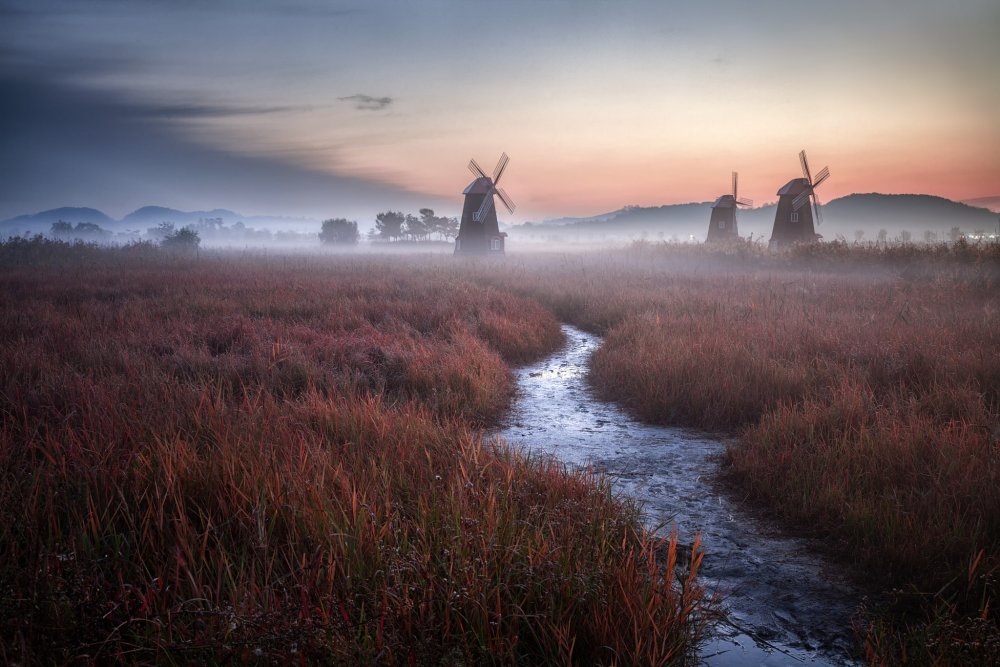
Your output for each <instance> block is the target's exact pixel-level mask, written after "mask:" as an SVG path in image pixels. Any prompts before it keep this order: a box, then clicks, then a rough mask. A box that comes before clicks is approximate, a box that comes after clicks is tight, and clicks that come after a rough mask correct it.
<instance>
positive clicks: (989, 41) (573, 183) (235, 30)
mask: <svg viewBox="0 0 1000 667" xmlns="http://www.w3.org/2000/svg"><path fill="white" fill-rule="evenodd" d="M998 35H1000V3H998V2H997V1H996V0H955V1H954V2H951V3H941V2H939V1H938V0H910V1H902V0H892V1H888V0H869V1H865V2H862V1H856V0H843V1H840V2H827V3H819V2H810V1H802V0H799V1H798V2H790V1H785V0H780V1H779V0H759V1H758V2H750V3H747V2H720V1H713V0H707V1H705V2H665V1H663V0H657V1H649V2H646V1H635V2H633V1H625V0H619V1H611V0H606V1H597V0H573V1H568V0H567V1H563V0H532V1H528V0H525V1H520V0H513V1H509V2H497V1H496V0H494V1H493V2H481V1H480V0H436V1H428V2H421V1H416V0H411V1H408V2H404V1H398V2H397V1H384V0H364V1H361V2H338V1H335V0H291V1H289V2H282V3H278V2H264V1H263V0H145V1H143V2H134V1H131V0H91V1H88V0H60V1H53V0H0V168H2V173H3V178H2V179H0V180H2V183H0V218H6V217H9V216H13V215H17V214H21V213H30V212H35V211H39V210H42V209H46V208H53V207H57V206H91V207H94V208H99V209H101V210H103V211H104V212H106V213H108V214H109V215H111V216H113V217H120V216H122V215H124V214H126V213H128V212H129V211H131V210H134V209H135V208H138V207H139V206H143V205H162V206H170V207H174V208H180V209H184V210H193V209H211V208H216V207H225V208H230V209H233V210H236V211H240V212H242V213H244V214H246V215H297V216H310V217H316V218H325V217H340V216H346V217H354V218H357V219H361V220H366V219H367V218H371V217H373V216H374V213H375V212H377V211H380V210H385V209H388V208H398V209H404V210H411V211H415V210H416V209H417V208H421V207H424V206H429V207H431V208H435V209H436V210H437V211H438V212H439V213H445V214H452V215H454V214H457V213H458V212H459V211H460V210H461V204H462V195H461V192H462V190H463V189H464V187H465V186H466V185H467V184H468V182H469V181H470V180H471V175H470V173H469V171H468V170H467V167H466V165H467V163H468V161H469V159H470V158H475V159H476V161H477V162H479V163H480V164H481V165H482V166H483V168H484V169H486V170H487V171H492V168H493V165H494V164H495V163H496V160H497V159H498V158H499V156H500V154H501V153H502V152H507V153H508V154H509V155H510V158H511V160H510V166H509V167H508V169H507V172H506V173H505V174H504V176H503V180H502V182H501V184H500V185H501V186H503V187H504V188H505V189H506V191H507V192H508V193H509V194H510V195H511V197H512V198H513V200H514V201H515V202H516V203H517V204H518V208H517V211H516V213H515V214H514V215H513V216H508V217H506V218H505V219H506V221H508V222H514V223H518V222H523V221H526V220H541V219H544V218H548V217H557V216H568V215H573V216H582V215H594V214H599V213H603V212H607V211H611V210H614V209H617V208H620V207H622V206H625V205H640V206H655V205H662V204H670V203H683V202H691V201H708V200H712V199H715V198H716V197H718V196H719V195H721V194H725V193H727V192H728V191H729V188H730V180H731V179H730V173H731V172H732V171H734V170H735V171H738V172H739V173H740V192H739V195H740V196H741V197H749V198H752V199H753V200H754V201H755V202H756V203H758V204H762V203H765V202H769V201H773V200H775V199H776V196H775V192H776V191H777V189H778V188H780V187H781V186H782V185H783V184H784V183H785V182H787V181H788V180H789V179H791V178H796V177H798V176H800V168H799V162H798V157H797V155H798V152H799V150H801V149H805V150H806V151H807V154H808V156H809V160H810V163H811V166H812V168H813V171H814V172H816V171H818V170H819V169H820V168H821V167H823V166H827V165H828V166H829V168H830V171H831V174H832V175H831V177H830V179H829V180H828V181H826V182H825V183H824V184H823V185H822V186H821V187H820V188H819V191H818V193H819V195H820V197H821V199H823V200H825V201H829V200H830V199H832V198H836V197H840V196H844V195H847V194H850V193H852V192H885V193H926V194H934V195H940V196H944V197H948V198H951V199H956V200H961V199H971V198H977V197H985V196H992V195H1000V120H998V118H1000V37H998Z"/></svg>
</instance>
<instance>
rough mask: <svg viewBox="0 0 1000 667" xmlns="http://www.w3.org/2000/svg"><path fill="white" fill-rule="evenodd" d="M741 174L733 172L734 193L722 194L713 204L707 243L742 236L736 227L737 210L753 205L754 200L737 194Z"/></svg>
mask: <svg viewBox="0 0 1000 667" xmlns="http://www.w3.org/2000/svg"><path fill="white" fill-rule="evenodd" d="M739 177H740V175H739V174H738V173H736V172H735V171H734V172H733V194H731V195H722V196H721V197H719V198H718V199H716V200H715V203H714V204H712V217H711V218H710V219H709V221H708V237H706V238H705V243H718V242H720V241H731V240H734V239H738V238H739V237H740V233H739V230H738V229H737V227H736V210H737V208H739V207H740V206H753V201H752V200H750V199H746V198H740V197H739V196H738V195H737V189H736V188H737V185H738V184H739Z"/></svg>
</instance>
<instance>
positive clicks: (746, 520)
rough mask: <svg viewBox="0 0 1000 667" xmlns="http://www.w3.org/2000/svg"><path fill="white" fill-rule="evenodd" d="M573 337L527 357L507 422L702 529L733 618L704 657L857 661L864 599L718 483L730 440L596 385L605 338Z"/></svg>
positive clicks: (651, 506) (649, 507)
mask: <svg viewBox="0 0 1000 667" xmlns="http://www.w3.org/2000/svg"><path fill="white" fill-rule="evenodd" d="M563 333H565V335H566V340H567V345H566V346H565V347H564V348H563V349H562V350H561V351H560V352H558V353H556V354H555V355H553V356H552V357H549V358H548V359H545V360H544V361H542V362H539V363H537V364H534V365H531V366H526V367H523V368H520V369H518V371H517V378H518V397H517V401H516V403H515V405H514V408H513V410H512V412H511V415H510V418H509V420H508V425H507V426H506V427H505V428H504V429H502V430H501V431H500V432H499V435H500V436H501V437H503V438H504V439H505V440H506V441H507V442H510V443H513V444H518V445H523V446H525V447H530V448H531V449H532V450H534V451H538V452H543V453H547V454H551V455H553V456H555V457H556V458H558V459H559V460H561V461H563V462H565V463H567V464H570V465H581V466H582V465H592V466H593V467H594V468H595V469H596V470H599V471H602V472H604V473H605V474H606V475H607V476H608V477H609V478H610V479H611V480H612V482H613V484H614V488H615V490H616V491H618V492H621V493H627V494H629V495H631V496H634V497H636V498H638V499H639V500H641V501H642V502H643V504H644V508H645V513H646V520H647V523H648V524H649V525H650V526H658V525H663V524H665V525H667V526H669V525H670V524H671V523H675V524H676V525H677V527H678V529H679V531H680V539H681V541H682V542H687V543H690V542H691V540H692V539H693V538H694V535H695V533H696V532H697V531H700V532H701V539H702V544H703V546H704V550H705V559H704V562H703V565H702V570H701V575H702V582H703V584H704V585H705V586H706V588H707V589H708V590H709V591H718V592H719V593H720V594H721V595H722V598H723V606H724V608H725V611H726V613H727V616H728V621H725V622H722V623H720V624H719V625H717V626H716V628H715V629H714V631H713V633H712V635H711V637H710V638H709V640H708V641H707V642H706V643H705V645H704V646H703V647H702V650H701V652H700V659H701V662H702V663H703V664H706V665H712V666H714V667H729V666H735V665H741V666H742V665H764V666H767V667H775V666H778V665H781V666H784V665H803V664H807V665H851V664H855V663H854V661H853V660H852V659H851V658H850V657H849V655H850V652H851V650H852V647H853V644H854V640H853V635H852V631H851V616H852V614H853V613H854V610H855V608H856V606H857V604H858V602H859V600H860V599H861V595H862V594H861V592H860V591H858V590H857V589H855V588H854V587H852V585H851V584H850V583H849V582H848V581H847V579H846V577H845V576H844V575H843V574H842V573H841V574H839V575H838V571H837V568H836V567H835V566H834V565H832V564H830V563H828V562H826V561H825V560H824V559H823V558H821V557H820V556H818V555H816V553H814V552H813V551H811V550H810V549H809V548H808V543H807V542H806V541H804V540H800V539H796V538H790V537H787V536H782V535H781V534H780V533H779V532H778V531H777V530H776V529H775V528H774V527H773V526H769V525H767V524H766V523H764V522H762V521H761V520H759V519H757V518H755V517H753V516H751V515H750V514H748V513H747V512H746V511H743V510H742V509H741V508H740V507H739V506H738V505H737V504H735V503H734V502H733V501H732V500H731V499H730V498H729V497H727V496H726V495H724V494H722V493H721V492H720V491H719V490H718V489H717V488H715V487H714V486H713V484H711V481H710V480H711V478H712V476H713V475H714V474H715V473H716V471H717V469H718V463H717V460H716V458H717V456H718V455H719V454H720V453H721V452H722V451H723V449H724V445H723V443H722V442H721V441H720V440H718V439H715V438H713V437H711V436H708V435H704V434H700V433H697V432H693V431H688V430H683V429H675V428H666V427H659V426H649V425H646V424H642V423H639V422H637V421H635V420H634V419H632V418H631V417H630V416H628V415H627V414H626V413H625V412H624V411H623V410H622V409H621V408H620V407H618V406H617V405H615V404H614V403H608V402H605V401H602V400H600V399H598V398H596V397H595V396H594V394H593V392H592V391H591V389H590V388H589V387H588V386H587V382H586V373H587V362H588V360H589V358H590V355H591V353H592V352H593V351H594V350H595V349H596V348H597V346H598V345H599V344H600V338H599V337H597V336H594V335H592V334H589V333H587V332H584V331H581V330H579V329H576V328H574V327H571V326H568V325H564V326H563Z"/></svg>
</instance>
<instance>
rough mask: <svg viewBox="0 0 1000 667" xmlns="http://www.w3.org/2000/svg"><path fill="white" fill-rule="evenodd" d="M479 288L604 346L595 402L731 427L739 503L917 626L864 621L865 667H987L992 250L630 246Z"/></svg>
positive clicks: (998, 356) (993, 568)
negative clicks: (848, 567) (881, 593)
mask: <svg viewBox="0 0 1000 667" xmlns="http://www.w3.org/2000/svg"><path fill="white" fill-rule="evenodd" d="M539 272H541V274H542V275H539ZM490 282H492V283H494V284H502V285H503V286H504V287H505V288H506V289H512V290H514V291H516V292H517V293H519V294H524V295H530V296H532V297H533V298H536V299H538V300H539V301H540V302H541V303H543V304H545V305H546V306H548V307H549V308H550V309H552V310H553V311H554V312H556V313H557V314H558V315H559V317H561V318H563V319H566V320H568V321H570V322H573V323H575V324H577V325H579V326H583V327H585V328H589V329H591V330H595V331H599V332H602V333H604V334H605V336H606V337H605V340H604V343H603V344H602V346H601V348H600V349H599V350H598V351H597V353H596V354H595V356H594V359H593V361H592V367H591V380H592V382H593V384H594V385H595V387H596V388H597V389H598V390H599V391H600V392H601V393H602V394H604V396H606V397H607V398H611V399H613V400H616V401H618V402H620V403H622V404H624V405H625V406H627V407H628V408H630V409H631V410H632V411H633V412H634V413H635V414H636V415H637V416H639V417H641V418H642V419H644V420H646V421H649V422H652V423H658V424H675V425H685V426H695V427H701V428H708V429H715V430H722V431H729V432H736V433H738V435H739V437H738V439H737V444H735V445H733V446H731V447H730V448H729V451H728V466H727V473H728V478H729V479H730V480H731V481H733V482H734V483H735V484H736V485H737V487H738V489H739V492H740V493H742V494H747V495H749V496H750V497H752V498H754V499H755V500H756V501H758V502H759V503H761V504H763V505H765V506H766V507H768V508H769V509H770V510H771V511H772V512H775V513H777V514H778V515H780V516H783V517H784V518H785V519H786V520H788V521H789V522H791V523H793V524H795V525H797V526H800V527H807V528H808V529H809V530H810V532H812V533H814V534H818V535H821V536H823V537H825V538H826V539H827V541H828V543H829V544H830V547H831V550H834V551H836V552H838V553H839V555H840V557H841V558H843V559H845V560H847V561H848V562H850V563H852V564H853V565H855V566H857V567H858V569H860V570H862V571H864V572H866V573H867V574H869V575H870V577H871V578H872V579H873V580H874V581H875V582H877V583H878V584H880V585H883V586H886V587H889V586H894V587H900V588H901V589H902V590H904V591H905V592H906V593H905V594H900V595H899V599H900V604H898V605H896V606H895V608H896V609H897V610H898V609H901V608H905V609H906V610H907V611H912V609H913V608H914V607H915V608H917V609H919V610H920V612H919V614H926V615H928V617H929V620H928V621H927V622H926V623H917V624H915V625H914V626H912V627H910V628H904V629H900V628H899V627H898V626H899V624H898V623H896V624H895V627H888V626H887V625H886V624H885V623H882V622H877V623H875V624H873V625H872V628H871V630H870V632H869V633H868V636H867V638H866V639H867V643H868V648H869V650H870V654H871V655H870V657H871V659H872V661H873V662H876V663H878V662H882V661H884V662H886V663H887V664H891V663H894V662H897V661H899V660H901V659H902V658H903V656H904V655H906V656H907V658H908V659H911V660H915V661H917V662H921V661H924V662H931V663H933V662H935V661H937V660H939V659H940V660H945V661H946V662H952V663H956V664H957V663H962V664H969V663H972V662H977V661H978V662H982V663H984V664H988V663H990V662H991V660H992V657H991V656H993V655H994V653H993V651H995V650H996V649H997V648H998V647H1000V632H998V628H997V625H996V621H995V618H994V617H993V616H992V612H991V609H990V604H991V601H992V600H994V599H996V597H997V594H998V593H1000V586H998V584H997V579H996V576H997V572H998V567H1000V247H998V246H983V247H975V246H968V245H965V244H959V245H957V246H954V245H953V246H945V245H939V246H934V247H930V248H924V249H918V248H916V247H913V246H910V247H888V248H880V247H875V246H867V247H857V248H852V247H850V246H846V245H836V244H829V245H824V246H809V247H804V248H797V249H795V250H793V251H792V252H791V253H788V254H786V255H783V256H773V255H768V254H764V253H762V252H761V251H760V250H759V249H753V248H752V247H750V248H748V247H736V248H731V249H728V250H726V251H723V252H717V251H711V250H709V249H707V248H705V247H704V246H702V247H700V248H683V247H678V246H673V245H670V244H661V245H659V246H654V245H651V244H637V245H636V246H634V247H633V248H631V249H630V250H629V251H626V252H623V253H619V254H613V255H610V256H608V257H606V258H605V259H603V260H599V261H594V260H587V259H581V258H570V257H566V258H564V260H563V262H562V264H561V265H551V264H550V265H549V266H548V267H547V268H541V269H539V270H538V272H534V273H532V272H527V273H522V274H517V275H514V276H512V277H508V276H505V277H503V278H501V279H496V278H490ZM942 656H944V657H942Z"/></svg>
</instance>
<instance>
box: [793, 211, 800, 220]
mask: <svg viewBox="0 0 1000 667" xmlns="http://www.w3.org/2000/svg"><path fill="white" fill-rule="evenodd" d="M798 221H799V212H798V211H792V222H798Z"/></svg>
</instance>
